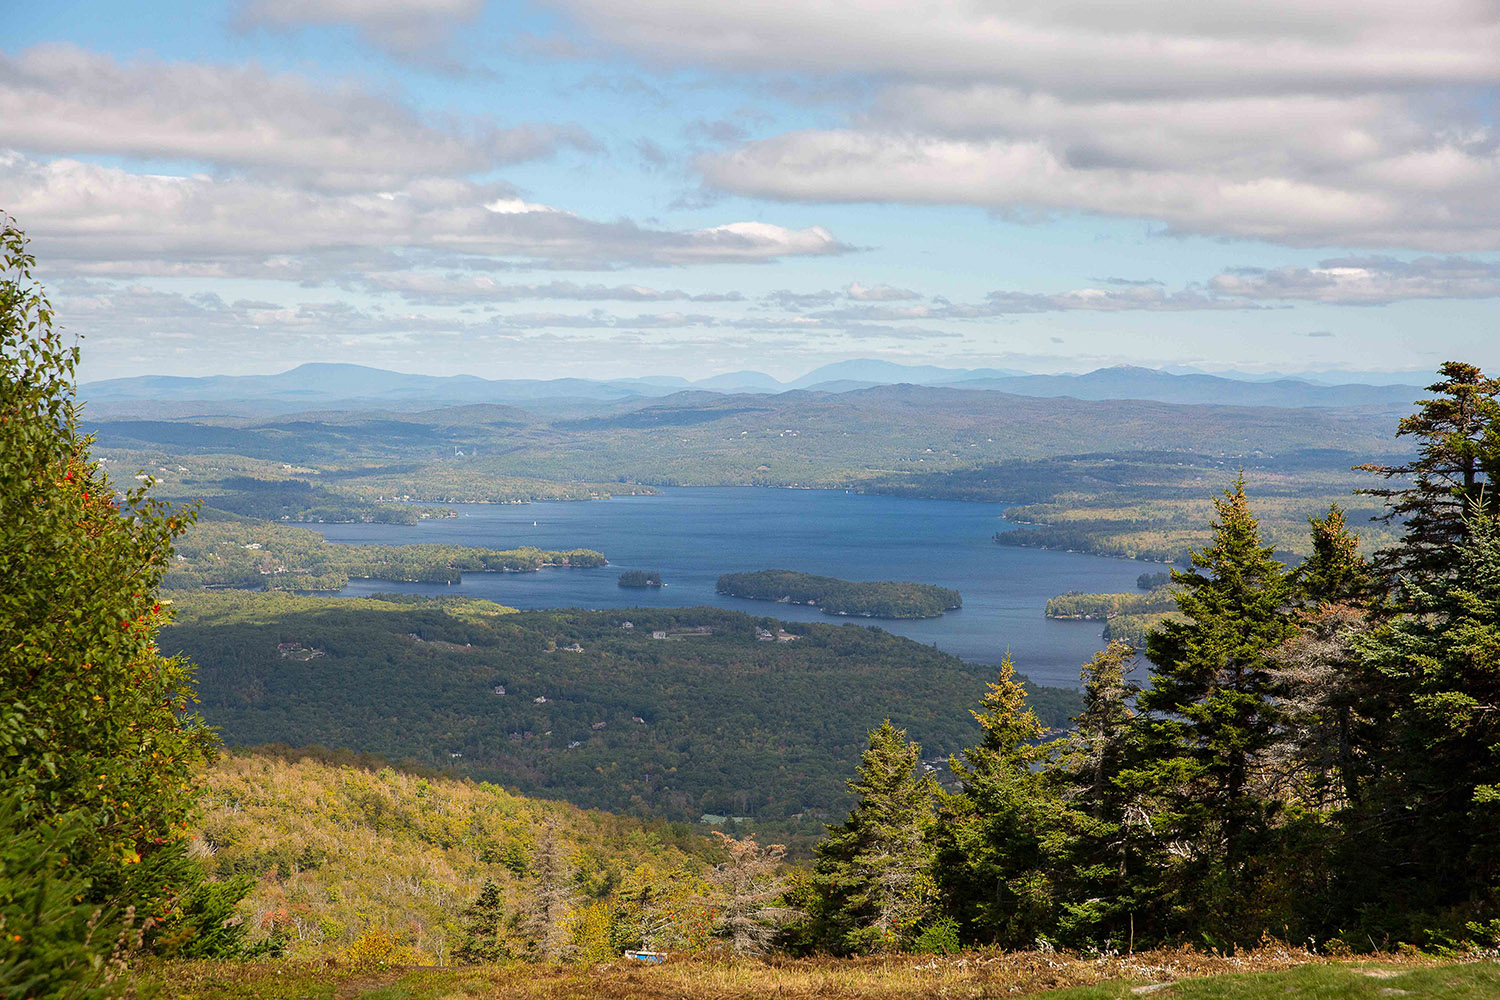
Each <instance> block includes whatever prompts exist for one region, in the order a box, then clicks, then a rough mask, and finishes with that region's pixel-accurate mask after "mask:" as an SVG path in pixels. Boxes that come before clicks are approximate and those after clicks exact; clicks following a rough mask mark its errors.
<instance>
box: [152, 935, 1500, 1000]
mask: <svg viewBox="0 0 1500 1000" xmlns="http://www.w3.org/2000/svg"><path fill="white" fill-rule="evenodd" d="M140 985H142V986H145V987H156V988H159V990H160V992H159V993H158V994H157V995H158V996H159V997H160V998H161V1000H167V998H171V1000H301V998H309V1000H471V998H472V1000H574V998H588V1000H762V998H770V997H775V998H779V1000H926V998H939V997H941V998H945V1000H963V998H976V1000H977V998H998V997H1014V998H1027V997H1032V998H1037V1000H1041V998H1046V1000H1134V998H1135V997H1140V996H1149V997H1153V998H1171V1000H1210V998H1212V1000H1287V998H1290V1000H1384V998H1387V997H1401V996H1407V997H1412V998H1414V1000H1416V998H1422V1000H1426V998H1435V1000H1490V998H1493V997H1496V996H1500V963H1497V962H1495V961H1492V960H1485V961H1468V962H1452V961H1448V962H1438V961H1436V960H1433V959H1427V958H1421V957H1411V956H1391V955H1383V956H1377V957H1373V958H1368V957H1367V958H1360V959H1329V958H1327V957H1322V956H1316V955H1312V954H1309V953H1307V952H1304V951H1298V950H1294V949H1286V948H1279V947H1271V948H1265V949H1261V950H1258V951H1255V952H1249V953H1245V954H1242V955H1238V956H1232V957H1230V956H1223V955H1212V954H1209V955H1205V954H1201V953H1198V952H1193V951H1159V952H1150V953H1143V954H1139V955H1135V956H1133V957H1128V958H1127V957H1112V958H1102V959H1084V958H1078V957H1071V956H1067V955H1063V954H1060V953H1050V952H1046V953H1044V952H1011V953H1000V952H968V953H965V954H963V955H957V956H951V957H929V956H910V955H903V956H894V957H890V958H865V959H843V960H840V959H826V958H817V959H770V960H764V961H761V960H748V959H729V958H724V957H695V958H683V959H674V960H672V961H668V962H666V963H664V964H662V965H658V966H640V965H633V964H627V963H624V962H613V963H608V964H604V965H598V966H594V967H591V968H581V967H567V966H538V965H519V964H516V965H505V966H494V967H482V968H468V969H413V968H405V969H358V968H348V967H338V966H331V965H327V964H323V963H317V964H288V963H266V964H231V963H211V962H189V963H168V964H164V965H156V966H152V967H149V968H147V969H145V970H143V971H142V973H141V974H140Z"/></svg>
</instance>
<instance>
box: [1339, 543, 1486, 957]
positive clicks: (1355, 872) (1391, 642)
mask: <svg viewBox="0 0 1500 1000" xmlns="http://www.w3.org/2000/svg"><path fill="white" fill-rule="evenodd" d="M1409 593H1410V599H1411V602H1412V609H1411V610H1412V613H1410V614H1406V615H1403V616H1401V617H1399V618H1397V619H1394V620H1393V621H1391V622H1388V623H1387V624H1385V625H1384V626H1382V627H1381V628H1379V629H1376V630H1374V631H1373V632H1371V633H1370V634H1368V635H1367V636H1365V637H1363V638H1361V639H1360V640H1359V641H1358V643H1357V645H1358V647H1359V650H1360V652H1361V653H1362V655H1363V657H1364V661H1365V664H1366V666H1367V668H1368V669H1369V670H1370V671H1371V672H1372V675H1373V677H1372V683H1373V684H1377V685H1378V686H1379V688H1380V690H1381V691H1382V692H1383V693H1384V695H1385V700H1384V703H1383V705H1382V709H1383V714H1382V716H1381V718H1380V739H1379V741H1378V742H1373V741H1372V745H1371V746H1370V752H1371V753H1372V755H1373V756H1374V758H1375V759H1374V761H1373V763H1372V766H1371V768H1370V771H1371V777H1370V778H1369V779H1368V781H1369V786H1370V787H1369V788H1368V790H1367V791H1366V793H1365V795H1364V796H1363V798H1362V801H1361V803H1360V809H1359V810H1358V812H1357V814H1356V815H1355V816H1354V817H1353V818H1352V820H1351V822H1352V825H1353V827H1354V830H1355V836H1354V838H1353V839H1352V842H1351V847H1352V848H1353V849H1352V850H1351V852H1350V853H1349V855H1348V856H1347V857H1346V859H1345V860H1346V865H1345V868H1346V872H1347V878H1346V880H1345V885H1344V887H1343V889H1344V892H1345V893H1346V894H1347V895H1348V896H1349V897H1350V898H1351V899H1354V900H1364V901H1366V903H1367V904H1368V905H1370V906H1373V907H1383V908H1384V909H1386V910H1387V911H1390V910H1396V911H1405V912H1406V913H1408V914H1410V913H1412V912H1422V911H1425V912H1427V913H1441V912H1443V911H1450V916H1452V917H1453V920H1454V921H1455V922H1456V923H1461V922H1462V920H1463V919H1464V918H1466V917H1468V916H1483V917H1486V918H1493V917H1495V916H1497V915H1500V899H1497V897H1496V891H1497V887H1500V838H1497V837H1496V835H1495V831H1496V830H1497V829H1500V527H1497V526H1496V524H1495V523H1494V522H1493V521H1491V520H1489V519H1488V518H1476V519H1475V520H1474V521H1473V522H1472V523H1471V525H1470V528H1469V531H1468V540H1467V541H1466V542H1465V543H1464V544H1463V545H1462V546H1461V547H1460V548H1459V550H1458V551H1457V552H1456V553H1455V566H1454V572H1453V573H1451V574H1445V575H1442V576H1437V577H1434V578H1431V579H1430V580H1428V581H1427V582H1426V583H1424V584H1413V585H1412V586H1410V588H1409ZM1372 895H1373V896H1374V898H1373V899H1372V898H1371V897H1372ZM1449 929H1450V930H1451V929H1453V928H1452V927H1450V928H1449ZM1407 939H1408V940H1410V938H1409V937H1408V938H1407Z"/></svg>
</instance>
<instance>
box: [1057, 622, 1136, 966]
mask: <svg viewBox="0 0 1500 1000" xmlns="http://www.w3.org/2000/svg"><path fill="white" fill-rule="evenodd" d="M1134 656H1135V649H1134V648H1133V647H1132V646H1130V645H1129V644H1128V643H1124V642H1120V641H1118V640H1116V641H1113V642H1111V643H1110V644H1109V646H1108V647H1107V648H1106V649H1103V650H1101V651H1099V652H1098V653H1095V654H1094V657H1093V659H1092V660H1090V661H1089V662H1088V663H1086V664H1084V665H1083V670H1082V674H1081V678H1080V679H1081V680H1082V682H1083V711H1081V712H1080V713H1079V714H1078V716H1077V717H1076V718H1074V720H1073V728H1072V729H1071V730H1070V731H1069V733H1068V734H1067V735H1066V736H1065V737H1064V738H1063V739H1061V740H1059V741H1058V742H1057V744H1056V745H1055V746H1056V753H1055V757H1054V760H1053V762H1052V764H1051V766H1050V767H1049V768H1048V769H1047V770H1046V772H1045V777H1046V780H1047V784H1048V786H1049V787H1050V788H1051V789H1053V791H1054V792H1055V794H1057V795H1058V796H1059V797H1060V798H1061V800H1062V801H1063V802H1065V803H1066V804H1067V806H1068V811H1067V813H1066V814H1065V815H1064V819H1065V820H1066V821H1067V830H1068V834H1067V839H1066V841H1065V842H1064V844H1063V847H1062V851H1061V854H1062V856H1061V858H1060V862H1059V875H1058V881H1059V885H1058V892H1057V897H1058V907H1059V913H1058V921H1057V923H1058V928H1057V933H1058V936H1059V937H1060V938H1061V939H1062V940H1063V941H1064V942H1065V943H1068V944H1073V945H1079V946H1082V945H1094V946H1099V947H1106V946H1114V947H1120V946H1126V947H1128V946H1129V945H1130V943H1131V925H1132V913H1133V912H1134V910H1135V908H1136V907H1137V906H1138V905H1139V903H1138V900H1137V899H1136V894H1135V892H1134V890H1133V886H1132V883H1131V877H1132V876H1133V875H1134V874H1135V869H1136V866H1137V858H1138V857H1139V855H1140V854H1141V853H1142V847H1141V845H1140V844H1138V843H1137V841H1138V840H1140V839H1142V837H1143V835H1146V834H1148V833H1149V823H1147V822H1146V815H1147V811H1146V810H1145V809H1143V808H1142V807H1141V805H1140V804H1139V802H1138V801H1137V798H1136V797H1135V796H1132V795H1131V794H1130V793H1128V792H1127V791H1126V789H1125V788H1124V787H1122V785H1121V783H1120V776H1121V775H1122V774H1123V773H1124V772H1125V770H1126V768H1127V767H1128V766H1129V764H1130V761H1131V758H1132V754H1133V746H1134V739H1133V737H1134V723H1135V718H1136V714H1135V709H1134V707H1133V706H1134V701H1135V697H1136V695H1137V694H1138V693H1139V688H1138V687H1137V686H1136V685H1135V684H1133V683H1132V682H1131V681H1130V680H1129V679H1128V674H1129V670H1130V664H1131V661H1132V659H1133V658H1134Z"/></svg>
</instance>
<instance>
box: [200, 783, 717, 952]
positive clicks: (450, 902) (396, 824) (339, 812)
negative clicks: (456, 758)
mask: <svg viewBox="0 0 1500 1000" xmlns="http://www.w3.org/2000/svg"><path fill="white" fill-rule="evenodd" d="M202 805H203V812H202V830H201V832H200V834H199V836H200V838H201V842H202V849H201V852H200V853H201V854H202V855H203V856H204V863H205V864H206V865H207V866H208V867H209V869H210V870H211V871H212V872H213V873H214V874H216V875H219V876H229V875H234V874H239V873H248V874H251V875H254V876H255V877H256V878H257V883H256V887H255V889H254V890H253V891H252V892H251V894H250V896H249V897H248V898H247V899H246V901H245V902H244V903H243V904H242V908H243V915H244V917H245V919H246V922H247V923H248V925H249V926H250V927H251V936H252V939H253V940H267V939H276V940H279V941H281V942H282V944H283V947H284V948H285V950H286V953H287V954H288V955H289V956H291V957H293V958H321V957H339V956H344V957H346V958H347V959H348V960H350V961H353V960H354V958H353V956H354V955H355V954H358V955H362V956H367V955H368V956H375V957H373V958H371V959H368V960H371V961H381V960H384V961H386V962H388V963H396V964H443V963H446V962H448V961H450V960H451V958H452V955H453V952H454V950H455V949H456V948H457V947H458V946H459V944H460V943H461V942H462V939H463V930H462V923H463V921H462V918H461V913H462V911H463V909H464V908H465V907H466V906H467V905H469V903H470V902H472V900H473V899H474V898H475V897H476V896H477V894H478V893H479V890H480V888H481V887H482V886H483V885H484V883H485V881H486V880H493V881H494V882H495V883H496V884H497V885H498V886H499V887H500V889H501V890H502V893H503V896H504V898H505V899H506V900H508V901H513V903H514V904H515V905H516V906H520V905H522V904H523V903H524V901H525V900H527V899H528V898H529V895H530V883H529V882H528V881H527V879H526V878H524V877H518V876H517V875H516V874H515V873H514V872H513V871H512V869H511V867H508V866H507V864H506V862H507V861H510V862H514V861H515V860H516V858H517V855H519V856H520V857H521V858H525V857H526V856H527V854H529V848H530V845H531V844H533V843H534V842H535V833H536V831H537V830H538V829H539V828H540V827H541V826H542V824H543V823H544V822H545V821H547V820H548V818H549V817H550V818H553V819H555V821H556V824H557V831H558V836H560V837H561V838H562V839H563V841H564V842H565V844H566V845H567V848H568V854H569V855H570V857H571V859H572V861H573V862H574V864H575V865H576V867H577V881H578V885H577V890H578V893H579V897H578V919H579V920H581V921H584V922H585V923H588V922H590V921H593V920H595V919H597V915H596V914H594V913H593V912H592V911H591V907H593V906H594V905H595V904H597V905H598V906H601V907H604V912H605V913H608V912H609V907H612V906H613V905H614V901H613V897H608V898H606V896H607V893H608V888H609V887H613V886H617V885H620V884H621V883H622V882H623V881H624V880H625V875H626V873H630V872H633V871H636V870H638V869H641V866H643V865H646V866H648V867H647V868H646V869H645V871H648V872H653V873H657V876H658V877H659V878H660V879H662V880H663V881H665V882H670V881H672V880H681V881H682V882H683V884H692V883H694V882H696V881H698V880H699V876H700V875H701V872H702V871H703V870H704V869H705V868H706V867H707V865H706V862H704V861H703V860H702V859H701V858H700V857H697V856H695V855H693V854H689V853H686V852H684V851H683V850H681V849H680V848H679V847H678V846H677V845H676V844H675V843H674V842H672V841H671V840H669V839H668V838H667V837H666V836H665V835H664V833H663V832H661V830H659V829H653V828H651V827H648V826H646V825H644V824H642V823H641V822H639V821H635V820H629V819H624V818H622V817H618V816H613V815H610V814H608V813H602V812H597V811H586V810H582V809H578V808H575V807H573V806H570V805H567V804H564V803H557V802H543V801H539V800H535V799H527V798H524V797H522V796H519V795H513V794H511V793H510V792H507V791H505V790H504V789H502V788H498V787H496V786H494V785H489V784H484V783H479V782H474V781H468V780H455V779H449V778H421V777H416V776H413V775H408V774H404V773H401V772H398V771H395V770H393V769H391V768H382V769H380V770H379V771H378V772H372V771H369V770H363V769H359V768H355V767H348V766H335V765H330V764H325V763H321V762H319V761H315V760H299V761H295V762H288V761H286V760H283V759H281V758H278V757H274V756H267V755H233V756H226V757H225V758H223V759H222V760H220V761H219V762H218V763H217V764H216V765H215V766H214V767H213V768H212V769H211V770H210V771H209V772H208V774H207V777H206V789H205V793H204V795H203V799H202ZM704 853H705V854H706V853H708V852H707V850H706V849H705V850H704ZM662 891H663V892H665V890H662ZM589 927H590V928H591V929H590V930H589V931H588V935H586V936H587V939H588V941H589V942H590V945H589V946H590V947H593V944H592V942H594V941H596V940H599V939H600V934H599V933H598V932H597V931H596V930H594V929H592V928H593V924H592V923H589ZM675 936H676V938H677V939H678V940H682V941H686V940H687V939H688V938H689V937H690V936H691V935H688V934H687V933H685V932H684V933H682V934H679V935H675ZM602 938H603V940H604V941H605V942H606V943H607V940H608V933H607V930H606V932H604V933H603V935H602ZM386 943H388V945H389V948H388V950H387V951H386V952H381V951H380V949H381V948H382V947H385V944H386ZM382 956H383V958H382ZM361 960H362V961H363V960H367V959H363V958H362V959H361Z"/></svg>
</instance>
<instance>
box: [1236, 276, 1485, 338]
mask: <svg viewBox="0 0 1500 1000" xmlns="http://www.w3.org/2000/svg"><path fill="white" fill-rule="evenodd" d="M1209 285H1210V287H1211V288H1212V289H1213V291H1214V292H1215V293H1217V294H1220V295H1232V296H1239V297H1242V298H1247V299H1279V300H1282V301H1294V300H1301V301H1309V302H1324V303H1331V304H1336V305H1370V306H1377V305H1385V304H1387V303H1390V302H1395V301H1398V300H1402V299H1493V298H1500V263H1494V262H1490V261H1480V260H1473V259H1470V258H1464V257H1420V258H1418V259H1416V260H1410V261H1402V260H1396V259H1393V258H1390V257H1348V258H1341V259H1334V260H1325V261H1322V262H1321V263H1320V264H1319V265H1318V266H1317V267H1280V268H1239V269H1236V270H1232V271H1226V272H1225V273H1223V274H1220V275H1217V276H1216V277H1215V278H1214V279H1213V280H1212V281H1211V282H1210V283H1209ZM1309 336H1329V334H1309Z"/></svg>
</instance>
